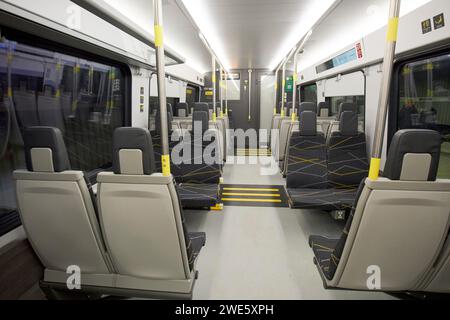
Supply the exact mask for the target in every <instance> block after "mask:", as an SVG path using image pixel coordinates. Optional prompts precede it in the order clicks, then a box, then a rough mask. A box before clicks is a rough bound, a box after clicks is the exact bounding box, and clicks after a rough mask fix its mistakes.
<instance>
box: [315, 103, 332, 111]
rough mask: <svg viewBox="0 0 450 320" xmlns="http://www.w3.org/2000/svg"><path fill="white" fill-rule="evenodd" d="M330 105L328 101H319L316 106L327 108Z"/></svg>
mask: <svg viewBox="0 0 450 320" xmlns="http://www.w3.org/2000/svg"><path fill="white" fill-rule="evenodd" d="M329 107H330V106H329V104H328V102H319V104H318V105H317V108H318V109H319V110H320V109H328V108H329Z"/></svg>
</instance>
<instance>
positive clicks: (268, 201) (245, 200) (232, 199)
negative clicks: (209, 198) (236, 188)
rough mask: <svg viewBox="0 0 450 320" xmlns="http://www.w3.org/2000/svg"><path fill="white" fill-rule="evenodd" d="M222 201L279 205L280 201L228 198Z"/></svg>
mask: <svg viewBox="0 0 450 320" xmlns="http://www.w3.org/2000/svg"><path fill="white" fill-rule="evenodd" d="M222 201H227V202H262V203H281V202H282V201H281V200H265V199H238V198H236V199H235V198H229V199H222Z"/></svg>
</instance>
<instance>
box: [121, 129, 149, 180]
mask: <svg viewBox="0 0 450 320" xmlns="http://www.w3.org/2000/svg"><path fill="white" fill-rule="evenodd" d="M113 170H114V173H115V174H129V175H151V174H153V173H154V172H155V155H154V153H153V143H152V137H151V135H150V132H149V131H148V130H147V129H143V128H118V129H116V130H115V131H114V137H113Z"/></svg>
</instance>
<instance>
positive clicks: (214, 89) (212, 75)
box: [211, 55, 217, 122]
mask: <svg viewBox="0 0 450 320" xmlns="http://www.w3.org/2000/svg"><path fill="white" fill-rule="evenodd" d="M211 61H212V63H211V65H212V74H211V82H212V86H213V121H214V122H216V121H217V113H216V101H217V92H216V58H215V57H214V55H212V58H211Z"/></svg>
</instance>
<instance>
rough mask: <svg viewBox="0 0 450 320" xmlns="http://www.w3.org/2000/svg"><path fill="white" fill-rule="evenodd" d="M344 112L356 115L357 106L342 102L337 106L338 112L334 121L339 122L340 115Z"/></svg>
mask: <svg viewBox="0 0 450 320" xmlns="http://www.w3.org/2000/svg"><path fill="white" fill-rule="evenodd" d="M344 112H353V113H355V114H358V106H357V105H356V104H354V103H351V102H343V103H341V104H340V105H339V112H338V115H337V117H336V120H338V121H339V120H341V117H342V114H343V113H344Z"/></svg>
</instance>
